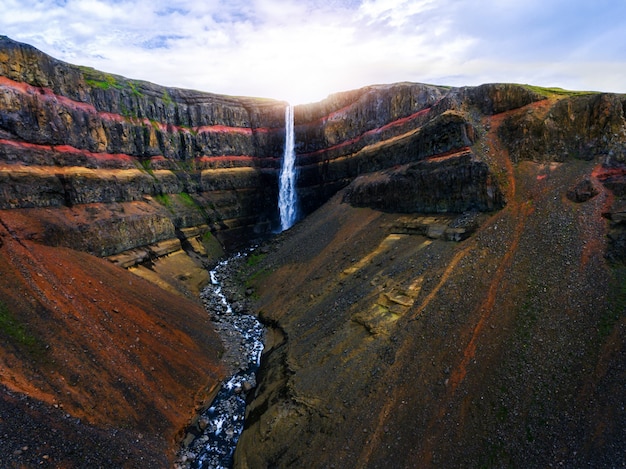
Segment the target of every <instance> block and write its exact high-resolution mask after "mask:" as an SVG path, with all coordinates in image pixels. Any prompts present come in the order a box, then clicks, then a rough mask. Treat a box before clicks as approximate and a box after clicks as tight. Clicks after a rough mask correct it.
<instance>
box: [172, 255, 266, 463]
mask: <svg viewBox="0 0 626 469" xmlns="http://www.w3.org/2000/svg"><path fill="white" fill-rule="evenodd" d="M244 259H245V254H236V255H234V256H232V257H230V258H229V259H227V260H224V261H222V262H220V263H219V264H218V265H217V266H216V267H215V268H214V269H213V270H211V271H210V272H209V274H210V278H211V283H210V284H209V285H208V286H207V287H205V288H204V290H203V291H202V292H201V294H200V298H201V299H202V302H203V304H204V307H205V308H206V310H207V311H208V313H209V314H210V316H211V320H212V321H213V322H214V324H215V329H216V330H217V332H218V333H219V334H220V335H221V336H222V338H223V339H224V342H225V346H226V352H225V356H224V357H223V361H224V362H225V363H230V364H232V365H233V367H234V368H235V371H234V373H233V374H232V375H231V376H230V377H229V378H228V379H226V380H225V381H224V382H223V383H222V387H221V389H220V391H219V392H218V394H217V396H216V397H215V399H214V400H213V402H212V403H211V406H210V407H209V408H208V409H207V410H206V411H204V412H203V413H202V414H201V415H200V417H199V418H198V424H197V425H196V426H195V428H194V432H195V433H196V434H197V435H196V436H195V438H194V439H193V441H192V442H191V443H190V444H189V445H188V446H187V447H185V448H183V449H182V450H181V451H180V453H179V455H178V458H177V461H176V467H177V468H181V469H208V468H212V469H213V468H230V467H232V464H233V454H234V452H235V447H236V445H237V441H238V440H239V436H240V435H241V432H242V430H243V424H244V415H245V410H246V396H247V394H248V392H250V391H251V390H252V389H254V387H255V386H256V372H257V371H258V369H259V365H260V360H261V353H262V351H263V338H264V330H263V326H262V325H261V323H260V322H259V321H258V320H257V319H256V317H255V316H253V315H250V314H247V313H246V312H245V307H244V306H243V305H242V303H240V302H234V303H231V301H229V299H228V298H227V296H226V294H225V293H224V285H223V284H224V281H225V280H227V279H228V277H229V276H231V274H232V273H233V271H234V270H235V269H233V267H232V265H233V264H236V263H237V262H243V261H244Z"/></svg>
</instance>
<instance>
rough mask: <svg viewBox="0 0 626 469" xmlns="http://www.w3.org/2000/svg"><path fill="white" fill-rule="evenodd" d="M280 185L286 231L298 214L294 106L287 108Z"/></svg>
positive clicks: (279, 205)
mask: <svg viewBox="0 0 626 469" xmlns="http://www.w3.org/2000/svg"><path fill="white" fill-rule="evenodd" d="M278 184H279V186H278V210H279V211H280V228H281V231H284V230H286V229H288V228H291V226H292V225H293V224H294V223H295V222H296V218H297V216H298V196H297V194H296V151H295V137H294V124H293V106H291V105H288V106H287V109H285V153H284V155H283V164H282V167H281V169H280V180H279V183H278Z"/></svg>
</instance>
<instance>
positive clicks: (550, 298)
mask: <svg viewBox="0 0 626 469" xmlns="http://www.w3.org/2000/svg"><path fill="white" fill-rule="evenodd" d="M555 103H556V104H558V102H557V101H554V100H553V101H551V102H547V103H542V104H532V105H531V106H532V108H525V109H522V110H521V111H520V112H519V113H518V114H515V113H508V114H507V113H501V114H499V115H497V116H496V117H495V118H492V117H487V118H485V119H484V120H483V122H482V123H477V124H476V125H477V128H478V129H479V130H480V131H481V132H482V133H481V135H482V137H481V138H479V139H478V141H477V143H476V145H475V146H474V151H475V152H477V153H479V154H480V155H481V158H482V159H483V161H487V162H488V163H489V166H490V168H491V169H492V171H494V173H495V174H496V175H497V177H498V179H499V181H500V184H501V187H502V192H503V193H504V196H505V197H506V199H507V204H506V206H505V207H504V208H503V209H502V210H500V211H498V212H495V213H492V214H484V215H482V216H479V218H478V222H479V225H480V226H479V227H478V229H477V230H476V231H475V232H474V234H473V235H472V236H470V237H469V238H467V239H465V240H463V241H460V242H451V241H446V240H445V239H446V238H445V237H441V236H436V234H437V233H441V232H442V230H443V228H441V225H446V224H447V226H448V227H450V226H456V225H455V222H451V220H453V219H454V216H453V215H449V216H448V218H446V216H443V215H439V216H426V215H420V214H413V215H401V214H393V213H382V212H378V211H374V210H372V209H370V208H355V207H352V206H350V205H348V204H347V203H343V202H342V196H341V195H339V196H337V197H335V198H334V199H333V200H332V201H331V202H329V203H328V204H326V205H325V206H323V207H322V208H321V209H320V210H318V211H317V212H315V213H314V214H313V215H311V216H310V217H309V218H307V219H306V220H305V221H303V222H302V223H301V224H300V225H297V226H296V227H294V228H292V230H290V231H289V232H287V233H285V234H284V235H283V236H281V237H280V238H279V239H278V241H277V242H276V243H275V244H274V245H273V246H272V248H271V250H270V253H269V254H268V255H267V257H265V258H264V259H263V260H262V261H261V262H260V263H259V264H258V265H257V266H256V267H255V270H254V271H253V272H252V273H251V274H250V279H251V280H250V281H251V282H252V283H253V284H254V285H255V286H256V287H257V294H258V297H259V298H258V301H257V307H258V310H259V314H260V315H261V317H262V318H264V319H265V320H266V321H267V322H269V323H271V324H273V325H274V327H276V328H279V329H280V330H281V332H282V336H283V338H282V340H278V341H277V342H276V343H275V344H273V347H272V348H271V350H270V351H269V352H268V353H267V354H266V356H265V362H264V370H265V372H264V375H263V377H262V379H261V383H260V385H259V388H258V390H257V393H256V397H255V399H254V401H253V402H252V404H251V405H250V407H249V411H248V416H247V418H248V420H247V424H246V425H247V428H246V430H245V431H244V434H243V435H242V438H241V440H240V445H239V447H238V449H237V453H236V464H235V465H236V467H250V468H252V467H293V466H306V467H391V466H393V467H546V466H550V465H558V464H562V465H563V466H564V467H581V466H586V465H590V466H593V467H615V466H620V465H621V464H623V462H624V460H626V444H625V442H624V439H623V435H624V434H625V432H626V413H625V411H624V409H625V402H626V394H625V392H624V389H626V373H625V370H624V364H625V363H626V315H625V314H624V308H625V304H626V303H625V301H626V296H625V295H624V287H623V285H624V281H625V278H624V268H623V267H620V264H615V265H610V264H609V263H608V262H607V260H606V259H605V255H606V253H607V241H608V238H607V233H608V229H609V227H608V222H607V220H606V219H605V218H603V214H606V213H607V212H609V211H611V210H613V209H611V207H614V205H613V204H614V202H615V200H614V194H613V193H612V192H611V191H610V190H609V189H607V188H606V187H605V186H603V185H602V184H601V183H600V181H599V180H598V178H597V177H596V174H597V172H598V171H597V167H596V165H597V160H596V159H595V158H593V157H591V158H585V160H583V159H571V158H566V159H565V160H564V161H563V160H562V159H561V161H556V160H557V158H554V159H553V158H551V157H550V155H544V156H543V160H541V159H539V161H525V160H524V159H523V158H520V154H519V153H518V154H517V157H516V159H515V161H511V158H510V156H509V153H508V151H507V148H510V145H511V142H510V141H502V140H501V139H500V137H501V136H502V135H503V134H504V132H503V131H502V130H501V129H500V125H501V123H502V122H504V121H506V122H509V123H510V121H507V119H510V118H516V117H517V116H519V115H522V116H523V115H529V116H532V114H531V113H532V112H537V113H538V115H539V114H542V113H543V115H544V116H545V115H546V114H547V112H548V111H551V112H553V108H552V106H554V105H555ZM534 108H537V109H534ZM538 119H540V117H538ZM509 128H510V127H509ZM482 129H484V130H482ZM590 153H593V151H590ZM526 155H527V156H528V159H534V158H533V156H534V155H531V154H530V153H527V154H526ZM538 155H539V156H540V157H541V153H538ZM498 172H499V173H498ZM582 180H589V181H591V184H592V185H593V187H594V188H595V189H596V191H597V195H596V196H595V197H592V198H590V199H589V200H587V201H585V202H582V203H575V202H572V200H570V198H568V196H567V194H568V192H571V190H572V188H573V187H577V186H578V185H579V183H580V181H582ZM424 223H425V224H429V223H430V224H431V228H429V229H428V230H421V231H419V230H418V231H416V230H413V232H412V231H411V230H410V229H407V227H412V226H416V225H419V224H424ZM411 233H412V234H411ZM424 233H427V234H434V235H435V236H430V237H427V236H424Z"/></svg>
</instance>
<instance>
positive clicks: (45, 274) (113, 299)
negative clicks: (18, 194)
mask: <svg viewBox="0 0 626 469" xmlns="http://www.w3.org/2000/svg"><path fill="white" fill-rule="evenodd" d="M11 216H12V213H11V212H2V214H0V291H2V292H3V294H2V298H1V303H0V350H1V353H0V363H1V367H0V379H1V381H2V383H3V384H4V386H6V387H7V388H8V390H7V391H5V392H2V398H1V399H2V402H3V404H2V414H1V415H2V417H1V419H0V428H1V431H0V434H2V435H3V436H2V438H3V442H2V445H0V446H1V447H2V458H3V460H4V461H5V463H6V464H9V462H12V463H13V464H14V466H15V467H23V466H26V467H31V466H32V465H34V464H38V462H39V461H41V460H42V459H41V458H42V457H43V456H44V455H47V456H48V459H47V460H46V461H47V462H48V463H51V464H53V465H54V466H55V467H77V466H80V464H84V463H85V461H91V462H93V463H94V464H96V465H98V466H101V465H106V464H109V463H110V464H114V466H116V467H120V466H122V465H127V464H131V466H133V465H135V464H137V463H138V461H140V460H141V458H146V461H152V462H151V463H150V465H151V467H167V466H168V465H169V464H170V462H168V461H171V458H173V452H174V450H175V448H176V444H177V438H178V436H179V432H180V431H182V430H183V429H184V427H185V425H186V424H187V422H188V421H189V419H190V418H192V417H193V411H194V408H195V407H196V406H197V405H199V404H201V403H204V402H205V401H206V400H207V399H208V397H209V395H210V394H211V393H212V392H213V390H214V388H215V387H216V385H217V384H218V383H219V381H220V379H221V378H222V375H223V372H224V371H223V369H222V366H221V365H220V363H219V361H218V360H219V358H218V357H219V355H220V354H221V351H222V346H221V343H220V340H219V339H218V337H217V336H216V334H215V333H214V331H213V328H212V326H211V324H210V321H209V318H208V315H207V314H206V312H205V311H204V310H203V309H202V308H201V307H200V306H199V305H198V304H196V303H194V302H190V301H187V300H184V299H182V298H180V297H177V296H174V295H171V294H168V293H166V292H165V291H164V290H161V289H159V288H157V287H155V286H153V285H151V284H149V283H147V282H146V281H144V280H142V279H140V278H138V277H136V276H134V275H132V274H130V273H128V272H126V271H125V270H123V269H121V268H119V267H116V266H114V265H113V264H111V263H110V262H108V261H106V260H103V259H98V258H95V257H93V256H91V255H88V254H85V253H81V252H77V251H73V250H70V249H67V248H61V247H49V246H43V245H41V244H38V243H36V242H32V241H28V240H27V239H25V238H23V237H22V236H21V235H23V233H18V232H15V231H13V230H9V229H7V226H9V225H8V223H6V221H7V220H10V218H11ZM7 393H8V394H7ZM16 393H17V394H16ZM19 395H23V396H29V399H30V401H24V399H25V398H24V397H22V398H19V399H18V398H17V397H16V396H19ZM11 396H13V397H11ZM26 402H31V404H27V403H26ZM25 409H26V410H25ZM59 409H62V410H59ZM24 412H28V413H27V414H24ZM59 413H61V415H62V416H65V415H66V416H67V417H68V419H65V420H64V419H63V418H59V416H58V415H57V414H59ZM25 415H27V416H28V417H27V418H24V417H25ZM76 418H78V419H80V421H81V422H82V424H80V425H79V424H77V423H75V421H74V420H71V419H76ZM25 421H26V422H30V423H31V426H32V427H28V429H29V431H28V432H22V431H21V430H20V429H21V428H22V427H23V426H24V425H25V423H24V422H25ZM115 429H117V431H119V432H120V433H119V434H118V433H117V431H116V430H115ZM51 431H52V432H53V433H51ZM111 432H112V433H111ZM24 433H27V434H24ZM18 436H19V438H18ZM135 440H136V442H135ZM29 441H30V444H29ZM131 442H132V444H131ZM24 445H25V446H29V450H28V451H23V454H17V453H20V448H22V447H23V446H24ZM90 451H91V453H90ZM87 453H90V454H89V459H84V458H85V454H87ZM139 455H141V458H140V456H139ZM125 457H126V458H128V459H129V461H131V462H124V461H125V459H124V458H125ZM9 467H13V466H9ZM129 467H130V466H129ZM133 467H136V466H133Z"/></svg>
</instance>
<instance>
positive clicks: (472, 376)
mask: <svg viewBox="0 0 626 469" xmlns="http://www.w3.org/2000/svg"><path fill="white" fill-rule="evenodd" d="M625 102H626V99H625V98H624V97H623V96H619V95H614V94H591V93H569V92H564V91H562V90H545V89H539V88H535V87H530V86H520V85H507V84H493V85H483V86H479V87H468V88H448V87H441V86H432V85H423V84H415V83H398V84H392V85H376V86H370V87H365V88H362V89H359V90H354V91H349V92H343V93H337V94H335V95H331V96H329V97H328V98H327V99H326V100H324V101H322V102H320V103H315V104H310V105H303V106H296V107H295V140H296V165H297V170H298V179H297V192H298V195H299V201H300V202H299V203H300V207H299V208H300V216H301V218H302V219H303V221H302V223H301V224H298V225H296V226H295V227H294V228H293V229H292V230H290V231H289V232H287V233H284V234H282V235H280V236H279V237H278V238H277V241H276V243H277V244H273V245H271V246H270V247H269V252H270V254H269V255H267V256H265V257H264V256H262V255H260V256H258V257H255V262H258V261H259V260H260V262H259V263H258V264H256V265H255V266H254V267H251V268H253V269H254V272H253V273H252V274H251V278H250V279H249V281H248V286H251V285H256V288H257V292H256V295H255V298H256V296H258V302H257V305H256V306H257V309H258V311H259V314H260V316H261V317H262V318H263V319H264V320H265V321H266V322H267V323H268V324H271V325H272V330H271V332H273V333H271V334H269V335H268V337H269V339H268V347H267V350H268V351H267V352H266V354H265V356H264V360H263V370H264V371H263V376H262V378H261V380H260V383H261V384H260V386H259V388H258V389H257V390H256V397H255V399H254V401H253V402H252V403H251V405H250V408H249V412H248V417H247V423H246V425H247V428H246V430H245V431H244V434H243V435H242V438H241V442H240V445H239V448H238V450H237V455H236V464H237V465H238V466H240V467H270V466H271V467H286V466H289V465H294V464H295V465H301V466H307V467H330V466H332V465H333V464H335V465H336V466H345V467H366V466H367V467H378V466H385V465H388V464H389V463H393V465H394V466H397V467H402V466H406V467H414V466H416V465H417V466H430V465H432V466H459V465H463V464H466V465H474V466H481V465H483V466H487V467H488V466H490V465H491V466H502V465H507V464H508V465H510V464H513V465H516V464H517V465H522V464H525V463H526V462H530V463H531V465H533V464H534V465H539V466H545V465H549V464H552V463H557V462H560V461H561V460H562V461H564V462H566V463H569V462H571V463H572V464H573V465H580V464H579V463H581V464H585V463H590V464H592V465H594V464H595V465H598V464H604V463H607V464H608V465H616V464H617V463H616V461H619V457H620V456H623V455H624V447H623V442H622V441H621V439H619V438H617V437H616V435H621V434H623V431H624V430H625V428H624V422H625V421H626V417H625V416H624V412H623V409H624V405H623V404H624V400H623V391H620V390H623V389H624V384H625V383H624V380H623V376H624V375H623V368H620V366H622V365H623V363H624V362H626V361H625V360H624V359H623V357H624V353H625V348H624V303H625V301H626V300H625V299H624V295H623V291H622V290H623V289H621V288H620V285H621V283H623V280H624V277H626V274H625V273H624V270H623V269H624V267H623V264H624V261H625V260H626V254H624V253H625V252H626V250H625V249H624V246H626V230H625V227H626V217H624V213H625V210H624V207H626V203H624V202H625V197H626V185H625V183H624V181H625V179H624V175H625V174H626V166H625V159H626V150H625V148H626V146H625V142H626V125H625V123H624V119H625V114H624V106H625V104H624V103H625ZM285 106H286V103H282V102H277V101H273V100H266V99H257V98H239V97H228V96H221V95H215V94H210V93H202V92H198V91H191V90H181V89H175V88H167V87H162V86H158V85H154V84H151V83H147V82H142V81H136V80H131V79H127V78H124V77H120V76H115V75H110V74H107V73H103V72H99V71H96V70H93V69H89V68H85V67H79V66H75V65H70V64H67V63H64V62H60V61H58V60H55V59H53V58H51V57H49V56H47V55H45V54H43V53H41V52H39V51H37V50H36V49H34V48H32V47H30V46H27V45H24V44H19V43H16V42H14V41H11V40H10V39H8V38H5V37H0V257H1V258H2V259H4V261H3V262H2V263H0V271H1V272H0V273H1V275H0V349H1V350H2V353H1V357H2V358H1V360H2V370H1V374H0V378H1V382H2V384H3V385H4V386H5V387H6V392H5V393H4V394H3V398H2V402H0V411H1V412H3V414H2V415H0V417H1V418H0V425H2V426H5V427H9V426H11V425H13V426H20V425H22V422H23V420H24V419H23V418H22V414H23V412H24V411H25V410H26V411H28V412H30V413H31V415H32V416H33V420H34V421H35V422H38V423H39V424H38V425H35V426H34V428H33V429H32V431H29V432H27V433H28V434H29V435H31V436H30V437H29V438H31V440H29V441H32V443H29V444H25V443H23V442H22V443H20V441H19V440H20V439H22V440H24V439H25V438H26V432H22V433H19V432H11V431H7V430H4V428H3V431H0V438H4V439H6V441H3V444H2V445H0V446H1V447H2V448H3V450H4V449H5V448H6V451H7V454H6V456H7V458H10V459H7V458H4V459H3V460H7V461H9V462H10V463H11V464H13V465H14V466H16V467H21V466H20V465H24V464H31V465H34V464H39V461H40V460H43V459H42V458H43V456H44V455H47V456H48V459H47V460H50V459H49V458H52V460H53V461H54V462H56V463H58V465H59V466H63V465H66V466H71V465H72V461H73V462H74V463H75V462H76V461H78V460H79V459H77V458H82V459H81V461H82V462H84V461H85V459H84V457H83V456H84V452H83V453H81V455H82V456H72V455H76V454H77V453H76V448H77V446H78V445H79V442H80V438H81V435H82V436H84V437H85V448H97V447H100V448H104V447H106V448H108V449H107V453H106V454H104V455H102V456H101V457H100V456H97V455H94V454H91V455H90V456H89V457H90V458H91V459H90V461H91V463H92V465H111V464H113V465H114V466H123V465H124V464H125V461H127V460H128V458H131V459H132V458H135V460H136V459H137V458H139V459H141V458H148V456H147V455H148V452H149V451H152V452H154V451H156V452H157V453H158V451H162V453H159V454H153V456H151V457H152V459H149V458H148V459H145V460H146V461H149V462H147V463H146V464H147V465H150V466H151V467H155V466H157V467H158V466H160V465H163V466H166V465H167V464H169V460H168V458H170V459H171V456H172V454H173V452H172V451H171V450H172V448H173V446H174V444H175V443H174V442H175V438H176V435H177V434H178V432H180V431H181V429H182V428H183V427H184V426H185V424H186V423H187V422H188V420H189V418H190V417H191V415H192V414H193V412H194V410H195V408H196V407H197V406H202V405H204V404H206V402H207V399H208V398H209V397H210V395H211V394H212V392H214V390H215V389H216V386H217V384H218V382H219V380H220V379H221V378H222V376H223V374H224V372H225V370H224V366H223V365H222V364H220V362H219V356H220V355H221V353H222V347H221V345H220V343H219V340H218V338H217V337H216V336H215V335H214V333H213V331H212V327H211V324H210V323H209V322H208V320H207V315H206V313H205V312H204V311H202V309H201V308H200V307H199V306H198V305H197V303H194V302H193V301H188V299H189V298H190V299H195V300H197V293H198V291H199V289H200V288H201V287H202V285H203V284H204V283H206V281H207V274H206V269H205V267H206V265H207V264H210V263H211V262H214V261H215V259H216V258H217V257H219V256H220V255H221V254H222V253H223V252H224V251H223V249H224V248H225V249H229V248H232V247H236V246H239V245H242V244H246V243H249V242H251V241H252V240H258V239H262V238H264V237H265V238H267V237H268V236H269V235H270V234H271V233H272V230H273V229H274V228H275V227H276V226H277V215H278V210H277V200H278V184H277V179H278V178H277V175H278V171H279V168H280V165H281V156H282V153H283V145H284V141H285V135H284V128H285V122H284V119H285V114H284V110H285ZM329 201H330V202H329ZM132 273H135V274H137V275H132ZM138 276H139V277H143V278H138ZM144 279H148V280H150V282H151V283H147V282H145V280H144ZM155 284H156V286H155ZM180 295H182V296H186V297H187V298H188V299H184V298H180ZM555 305H561V306H559V307H556V306H555ZM609 394H610V395H612V396H616V397H614V398H611V399H606V398H605V396H606V395H609ZM20 396H30V397H29V399H30V400H28V399H26V398H25V397H20ZM572 401H573V402H574V403H573V404H572ZM11 409H13V411H12V410H11ZM28 409H30V410H28ZM59 409H62V410H63V412H62V414H61V418H62V419H63V422H60V423H59V425H58V426H57V425H56V424H55V423H54V422H55V421H57V420H58V419H59V413H58V412H59ZM607 416H614V418H611V419H609V418H607ZM76 418H79V419H80V422H77V421H75V420H74V419H76ZM55 419H56V420H55ZM607 422H608V423H607ZM50 428H54V429H55V430H57V431H62V432H63V434H64V439H63V440H64V441H68V442H70V443H71V444H69V445H68V446H67V447H63V446H58V447H55V446H50V445H49V444H47V443H46V444H45V445H44V444H39V445H37V442H38V441H45V435H46V434H47V433H48V430H49V429H50ZM61 428H62V430H58V429H61ZM103 429H107V430H103ZM118 430H119V432H120V434H122V433H123V434H124V435H125V438H130V439H132V440H133V441H134V444H133V445H132V448H129V445H128V444H127V443H128V441H126V442H125V443H124V444H121V443H120V442H119V441H118V439H117V437H116V435H117V432H118ZM33 435H34V437H33ZM5 443H6V444H5ZM24 446H29V447H30V448H31V449H30V452H28V451H24V450H22V449H21V448H22V447H24ZM159 447H160V450H159V449H158V448H159ZM155 448H156V449H155ZM574 451H576V453H575V454H574ZM27 457H28V458H30V459H28V460H26V459H24V458H27ZM38 458H39V459H38ZM72 458H74V459H72ZM568 458H569V459H568ZM622 460H623V458H622Z"/></svg>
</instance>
